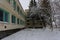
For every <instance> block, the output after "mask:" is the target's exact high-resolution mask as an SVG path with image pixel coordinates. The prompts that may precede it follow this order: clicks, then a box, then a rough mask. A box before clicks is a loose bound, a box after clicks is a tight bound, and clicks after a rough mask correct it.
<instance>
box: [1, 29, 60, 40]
mask: <svg viewBox="0 0 60 40" xmlns="http://www.w3.org/2000/svg"><path fill="white" fill-rule="evenodd" d="M2 40H60V31H59V30H57V29H54V30H53V31H51V30H50V29H45V30H43V29H24V30H22V31H19V32H17V33H15V34H13V35H10V36H8V37H6V38H4V39H2Z"/></svg>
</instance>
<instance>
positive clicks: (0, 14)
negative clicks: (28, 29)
mask: <svg viewBox="0 0 60 40" xmlns="http://www.w3.org/2000/svg"><path fill="white" fill-rule="evenodd" d="M24 27H25V12H24V10H23V8H22V6H21V4H20V2H19V0H0V31H3V30H11V29H19V28H24Z"/></svg>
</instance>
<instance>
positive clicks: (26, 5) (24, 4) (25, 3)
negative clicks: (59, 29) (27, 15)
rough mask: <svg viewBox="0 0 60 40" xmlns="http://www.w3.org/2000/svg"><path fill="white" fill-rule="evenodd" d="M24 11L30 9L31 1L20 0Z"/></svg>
mask: <svg viewBox="0 0 60 40" xmlns="http://www.w3.org/2000/svg"><path fill="white" fill-rule="evenodd" d="M19 1H20V3H21V5H22V7H23V9H24V10H25V9H28V7H29V2H30V0H19Z"/></svg>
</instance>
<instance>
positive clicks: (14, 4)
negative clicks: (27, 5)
mask: <svg viewBox="0 0 60 40" xmlns="http://www.w3.org/2000/svg"><path fill="white" fill-rule="evenodd" d="M13 7H14V10H15V9H16V2H15V0H13Z"/></svg>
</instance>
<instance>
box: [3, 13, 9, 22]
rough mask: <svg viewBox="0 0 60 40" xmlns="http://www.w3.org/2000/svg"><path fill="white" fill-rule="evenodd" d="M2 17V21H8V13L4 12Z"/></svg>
mask: <svg viewBox="0 0 60 40" xmlns="http://www.w3.org/2000/svg"><path fill="white" fill-rule="evenodd" d="M3 16H4V21H5V22H8V21H9V13H8V12H4V14H3Z"/></svg>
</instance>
